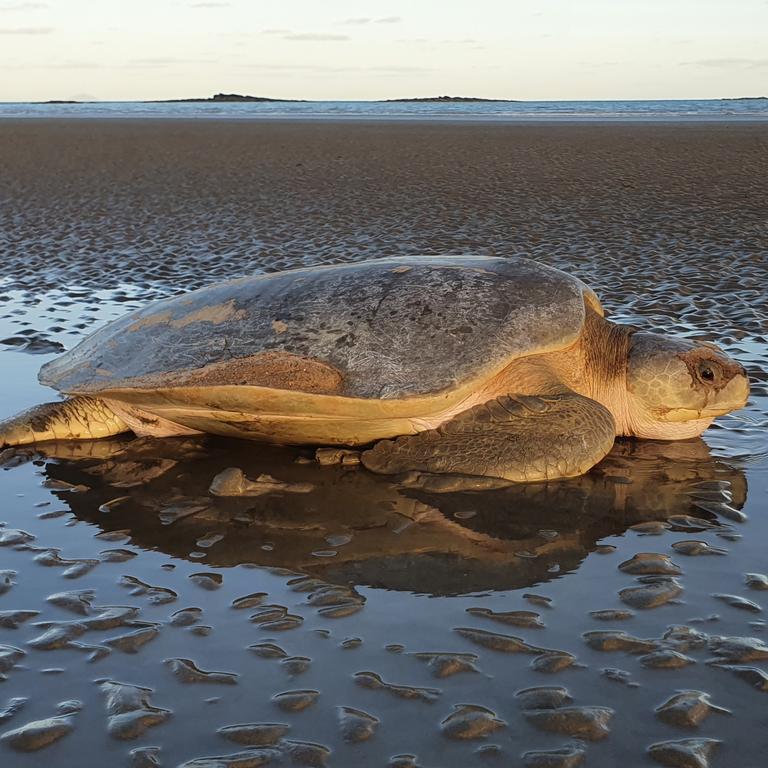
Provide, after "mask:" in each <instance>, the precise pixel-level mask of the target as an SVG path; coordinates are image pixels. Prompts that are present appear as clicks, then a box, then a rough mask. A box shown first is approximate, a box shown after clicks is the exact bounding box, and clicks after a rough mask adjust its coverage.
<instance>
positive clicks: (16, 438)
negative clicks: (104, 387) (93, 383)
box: [0, 396, 130, 448]
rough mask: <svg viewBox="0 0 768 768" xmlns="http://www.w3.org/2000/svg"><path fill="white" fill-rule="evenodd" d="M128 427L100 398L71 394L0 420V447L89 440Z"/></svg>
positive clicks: (127, 429) (115, 432)
mask: <svg viewBox="0 0 768 768" xmlns="http://www.w3.org/2000/svg"><path fill="white" fill-rule="evenodd" d="M129 429H130V427H128V425H127V424H126V423H125V422H124V421H123V420H122V419H121V418H120V417H119V416H118V415H117V414H116V413H115V412H114V411H113V410H112V409H111V408H110V407H109V406H108V405H107V404H106V403H105V402H104V401H103V400H101V399H99V398H97V397H86V396H80V397H73V398H70V399H69V400H64V401H62V402H57V403H43V404H42V405H36V406H34V407H33V408H29V409H28V410H26V411H22V412H21V413H19V414H18V415H16V416H14V417H12V418H10V419H7V420H6V421H3V422H0V448H3V447H5V446H9V445H29V444H35V443H42V442H46V441H49V440H91V439H94V438H99V437H111V436H112V435H119V434H121V433H122V432H127V431H129Z"/></svg>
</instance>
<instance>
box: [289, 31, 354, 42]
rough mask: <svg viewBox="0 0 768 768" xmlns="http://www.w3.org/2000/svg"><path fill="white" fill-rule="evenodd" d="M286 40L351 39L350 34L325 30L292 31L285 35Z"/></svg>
mask: <svg viewBox="0 0 768 768" xmlns="http://www.w3.org/2000/svg"><path fill="white" fill-rule="evenodd" d="M283 38H284V39H285V40H302V41H317V42H333V41H339V40H349V35H332V34H326V33H325V32H290V33H289V34H287V35H284V36H283Z"/></svg>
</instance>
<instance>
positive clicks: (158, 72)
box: [0, 0, 768, 101]
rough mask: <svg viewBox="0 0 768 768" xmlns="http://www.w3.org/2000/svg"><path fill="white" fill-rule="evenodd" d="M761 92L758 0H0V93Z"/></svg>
mask: <svg viewBox="0 0 768 768" xmlns="http://www.w3.org/2000/svg"><path fill="white" fill-rule="evenodd" d="M220 91H224V92H235V93H248V94H251V95H256V96H271V97H276V98H305V99H386V98H398V97H413V96H437V95H442V94H449V95H454V96H459V95H460V96H480V97H485V98H509V99H525V100H528V99H530V100H533V99H665V98H666V99H676V98H719V97H738V96H762V95H768V0H644V2H639V0H473V1H472V2H457V1H455V0H442V1H441V0H410V2H409V1H408V0H354V1H352V0H314V1H312V0H282V2H279V3H276V2H262V1H260V0H47V1H43V0H41V1H40V2H35V1H33V0H30V1H27V2H24V1H23V0H0V101H27V100H30V101H34V100H47V99H80V100H87V99H98V100H112V99H114V100H123V99H163V98H182V97H189V96H194V97H198V96H210V95H212V94H214V93H217V92H220Z"/></svg>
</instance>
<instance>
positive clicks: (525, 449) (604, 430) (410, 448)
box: [362, 391, 616, 482]
mask: <svg viewBox="0 0 768 768" xmlns="http://www.w3.org/2000/svg"><path fill="white" fill-rule="evenodd" d="M615 436H616V424H615V422H614V419H613V416H612V415H611V413H610V411H608V410H607V409H606V408H604V407H603V406H602V405H600V403H598V402H596V401H595V400H590V399H589V398H586V397H582V396H581V395H578V394H576V393H575V392H570V391H568V392H564V393H562V394H557V395H542V396H537V397H533V396H529V395H504V396H502V397H499V398H497V399H495V400H490V401H488V402H487V403H482V404H481V405H477V406H475V407H473V408H470V409H469V410H466V411H464V412H463V413H460V414H459V415H458V416H456V417H454V418H453V419H451V420H450V421H448V422H446V423H445V424H441V425H440V426H439V427H438V428H437V429H430V430H427V431H425V432H419V433H418V434H416V435H412V436H407V437H399V438H397V439H395V440H382V441H381V442H379V443H377V444H376V445H375V446H374V447H373V448H371V449H370V450H368V451H365V452H364V453H363V454H362V462H363V465H364V466H365V467H367V468H368V469H370V470H371V471H373V472H379V473H382V474H397V473H400V472H409V471H412V470H418V471H422V472H431V473H458V474H463V475H484V476H488V477H499V478H503V479H505V480H508V481H510V482H536V481H541V480H555V479H557V478H561V477H575V476H577V475H582V474H584V473H585V472H586V471H587V470H589V469H590V468H591V467H593V466H594V465H595V464H597V462H598V461H600V460H601V459H602V458H603V457H604V456H605V455H606V454H607V453H608V451H610V449H611V446H612V445H613V442H614V438H615Z"/></svg>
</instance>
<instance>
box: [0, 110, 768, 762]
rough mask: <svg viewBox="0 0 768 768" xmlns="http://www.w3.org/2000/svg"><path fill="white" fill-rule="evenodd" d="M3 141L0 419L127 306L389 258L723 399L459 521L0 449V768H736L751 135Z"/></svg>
mask: <svg viewBox="0 0 768 768" xmlns="http://www.w3.org/2000/svg"><path fill="white" fill-rule="evenodd" d="M15 125H16V127H15V128H14V124H12V123H10V122H6V123H4V124H1V125H0V133H1V132H4V133H3V138H4V141H3V142H2V143H0V157H1V159H2V165H3V168H4V169H5V177H4V178H5V182H6V183H5V191H6V192H9V194H7V195H6V196H5V197H3V198H2V200H1V201H0V217H1V221H0V257H1V261H0V263H1V264H2V273H1V274H2V282H1V283H0V366H2V367H1V370H2V377H0V378H1V380H0V395H1V396H2V400H1V407H2V412H1V413H0V417H5V416H7V415H10V414H12V413H14V412H15V411H17V410H20V409H21V408H23V407H26V406H29V405H32V404H34V403H36V402H42V401H44V400H50V399H53V396H52V393H51V391H50V390H45V389H44V388H42V387H40V386H39V385H38V384H37V383H36V379H35V376H36V372H37V369H38V368H39V366H40V365H41V364H42V363H43V362H45V361H46V360H49V359H52V358H53V357H54V356H55V355H56V354H59V353H60V352H61V351H62V350H63V349H69V348H71V347H72V346H73V345H74V344H75V343H77V341H78V340H79V339H80V338H82V337H83V336H84V335H85V334H87V333H89V332H90V331H92V330H94V329H95V328H97V327H98V326H99V325H100V324H101V323H103V322H105V321H107V320H109V319H111V318H114V317H117V316H119V315H121V314H123V313H124V312H127V311H129V310H130V309H132V308H134V307H138V306H141V305H142V304H143V303H145V302H146V301H147V300H150V299H155V298H159V297H163V296H168V295H172V294H175V293H178V292H181V291H184V290H188V289H191V288H194V287H198V286H199V285H203V284H206V283H208V282H211V281H213V280H216V279H222V278H224V277H235V276H240V275H244V274H250V273H253V272H254V271H271V270H275V269H282V268H285V267H290V266H299V265H303V264H315V263H326V262H333V261H339V260H351V259H357V258H371V257H375V256H377V255H399V254H402V255H405V254H415V253H462V252H465V253H471V252H476V253H496V254H498V255H505V254H509V255H513V254H515V255H522V254H527V255H530V256H531V257H533V258H537V259H540V260H542V261H544V262H546V263H548V264H551V265H553V266H557V267H561V268H563V269H566V270H568V271H570V272H573V273H574V274H577V275H578V276H580V277H582V278H583V279H585V280H586V281H587V282H588V283H589V284H590V285H591V286H592V287H593V288H594V289H595V290H596V291H597V293H598V294H599V295H600V297H601V299H602V300H603V302H604V305H605V307H606V309H607V311H608V312H609V314H610V315H611V316H612V317H613V319H616V320H620V321H623V322H628V323H633V324H636V325H639V326H642V327H644V328H647V329H649V330H656V331H662V332H669V333H677V334H681V335H684V336H696V337H698V338H703V339H708V340H712V341H716V342H717V343H719V344H720V345H721V346H723V347H724V348H725V349H726V350H727V351H728V352H729V353H730V354H731V355H733V356H734V357H736V358H737V359H739V360H740V361H741V362H742V363H743V364H744V365H745V366H746V367H747V369H748V371H749V374H750V378H751V382H752V395H751V398H750V402H749V404H748V406H747V408H745V409H744V410H743V411H740V412H738V413H736V414H732V415H730V416H727V417H724V418H721V419H719V420H718V421H717V423H716V424H715V425H714V426H713V428H711V429H710V430H709V431H708V432H707V433H706V435H705V439H704V440H693V441H685V442H679V443H659V442H633V441H628V440H621V441H617V443H616V445H615V447H614V450H613V451H612V452H611V454H610V455H609V456H608V457H607V458H606V459H605V460H604V461H603V462H601V463H600V464H599V465H598V466H597V467H595V468H594V469H593V470H592V471H591V472H590V473H589V474H587V475H585V476H584V477H581V478H578V479H574V480H569V481H562V482H557V483H548V484H534V485H528V486H525V485H521V486H514V487H509V488H502V489H498V490H492V491H482V492H471V491H463V492H447V493H440V492H437V491H424V490H419V489H415V488H409V487H407V486H399V485H397V484H395V483H393V482H392V481H391V480H390V479H389V478H386V477H380V476H375V475H373V474H370V473H368V472H366V471H365V470H363V469H361V468H359V466H357V465H355V464H354V463H353V462H346V463H342V464H338V463H336V464H325V463H322V464H321V463H319V462H318V461H316V459H315V455H314V452H313V451H311V450H302V449H294V448H280V447H266V446H260V445H256V444H251V443H243V442H238V441H226V440H222V439H215V438H199V439H198V438H194V439H193V438H173V439H132V438H130V437H129V436H126V437H121V438H119V439H107V440H102V441H93V442H80V443H68V444H67V443H58V444H49V445H47V446H40V447H38V448H37V449H18V450H14V449H9V450H6V451H5V452H3V453H2V454H1V455H0V462H2V471H0V489H1V490H0V493H1V494H2V496H1V497H0V498H1V500H0V765H2V766H3V767H5V766H12V767H13V768H17V767H18V768H25V767H26V766H30V767H31V766H39V765H41V764H42V762H41V761H43V760H44V761H46V764H48V765H52V766H78V768H101V767H102V766H105V765H110V766H112V765H114V766H121V765H125V766H132V767H133V768H150V767H151V766H158V765H162V766H186V768H222V767H226V768H250V767H251V766H271V765H275V766H281V765H284V766H312V767H314V766H325V765H327V766H342V767H346V766H350V767H354V768H357V766H390V767H392V768H394V767H395V766H397V767H398V768H406V767H409V766H410V767H415V766H422V768H447V767H451V766H456V767H461V768H465V767H466V768H474V767H475V766H478V767H479V766H509V765H523V766H535V767H536V768H544V767H545V766H546V768H571V767H572V766H578V765H588V766H615V765H619V764H625V765H627V766H643V765H648V766H653V765H663V766H682V767H683V768H706V766H710V765H711V766H715V767H716V766H723V767H726V768H731V767H735V766H739V768H750V767H752V768H757V767H758V766H763V765H765V750H766V748H768V728H767V727H766V726H768V637H766V629H765V628H766V624H765V609H766V608H768V556H767V554H766V542H768V520H767V519H766V512H767V509H766V490H768V452H767V449H768V445H767V443H766V428H767V427H768V385H767V384H766V375H765V373H764V370H765V367H766V364H767V363H768V349H767V347H766V334H768V291H767V290H766V285H767V284H768V233H767V231H766V221H767V220H768V217H767V216H766V213H767V212H768V200H766V197H767V194H766V188H765V178H766V175H767V174H768V161H767V160H766V150H765V146H766V143H765V142H766V137H767V135H766V129H764V128H758V127H749V126H747V127H741V128H738V129H736V128H729V127H727V126H726V127H701V126H699V127H692V128H689V127H686V128H683V127H680V126H678V127H675V126H666V127H657V128H647V127H646V128H642V129H641V128H637V127H635V128H632V127H622V128H616V127H614V128H608V127H600V126H596V127H594V128H592V129H590V130H580V129H577V128H575V127H572V128H567V127H562V126H561V127H558V128H557V129H555V128H547V127H543V128H542V127H540V128H537V129H533V128H524V129H523V128H511V127H508V128H499V127H496V128H481V127H478V126H462V127H458V126H450V125H444V126H441V127H440V128H439V129H438V128H436V127H428V126H426V127H425V126H422V127H421V128H418V127H413V126H411V127H398V128H396V127H394V126H388V127H386V126H384V127H383V126H375V125H370V126H357V127H355V126H347V127H344V128H341V127H338V126H336V127H333V126H302V125H300V124H294V125H292V126H284V127H283V129H282V130H279V129H278V128H277V127H274V126H267V127H254V126H251V127H242V126H241V127H237V126H230V125H229V124H226V123H222V124H220V125H214V124H208V125H206V126H204V127H196V126H194V125H192V124H187V123H184V124H170V123H168V124H159V123H156V124H155V125H153V126H152V127H149V126H143V125H142V124H139V123H120V122H119V121H116V122H114V123H111V124H108V125H107V124H101V123H98V122H92V123H89V122H88V121H83V122H82V123H80V124H77V123H75V122H73V123H58V124H57V123H43V122H41V123H39V124H36V125H35V127H34V129H32V128H29V129H27V128H21V127H19V124H15ZM14 131H15V133H14ZM57 142H58V143H57ZM43 164H44V165H45V166H46V167H47V168H48V169H49V171H50V173H48V174H47V175H46V176H45V177H44V176H43V174H42V173H40V167H41V166H42V165H43ZM238 472H240V473H242V475H243V476H244V477H245V478H247V479H248V480H250V481H253V485H252V486H251V494H250V495H246V496H227V495H222V493H221V489H222V488H226V487H229V486H230V485H231V481H232V478H233V477H235V478H236V479H237V480H238V482H244V481H243V479H242V477H241V475H239V474H237V473H238ZM222 473H224V474H222ZM215 479H216V482H214V480H215Z"/></svg>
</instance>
